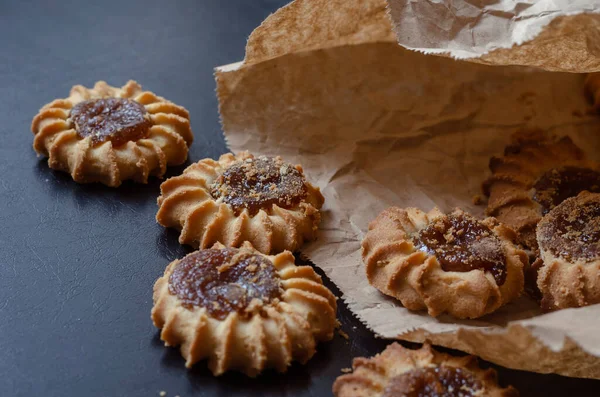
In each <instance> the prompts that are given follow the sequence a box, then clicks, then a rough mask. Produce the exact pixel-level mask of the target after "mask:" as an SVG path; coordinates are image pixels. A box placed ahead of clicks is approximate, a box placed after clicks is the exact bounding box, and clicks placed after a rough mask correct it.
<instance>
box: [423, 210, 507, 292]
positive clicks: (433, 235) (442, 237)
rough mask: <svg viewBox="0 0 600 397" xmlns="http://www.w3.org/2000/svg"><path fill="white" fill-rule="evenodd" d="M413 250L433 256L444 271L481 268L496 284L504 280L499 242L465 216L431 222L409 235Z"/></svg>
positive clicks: (489, 231)
mask: <svg viewBox="0 0 600 397" xmlns="http://www.w3.org/2000/svg"><path fill="white" fill-rule="evenodd" d="M413 243H414V245H415V247H417V248H418V249H420V250H421V251H424V252H427V253H428V254H430V255H435V257H436V258H437V260H438V262H439V263H440V265H441V266H442V269H443V270H444V271H447V272H468V271H471V270H475V269H483V270H484V271H486V272H490V273H491V274H492V276H494V279H495V280H496V284H498V285H502V284H504V282H505V281H506V263H505V256H504V252H503V251H502V245H501V243H500V239H499V238H498V237H497V236H495V235H494V233H493V232H492V231H491V230H490V228H489V227H487V226H486V225H484V224H483V223H481V222H480V221H478V220H477V219H475V218H473V217H471V216H467V215H455V214H450V215H448V216H446V217H443V218H439V219H436V220H434V221H433V222H431V223H430V224H429V225H428V226H427V227H426V228H425V229H423V230H421V231H420V232H419V233H418V234H417V235H415V236H413Z"/></svg>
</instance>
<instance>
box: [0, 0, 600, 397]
mask: <svg viewBox="0 0 600 397" xmlns="http://www.w3.org/2000/svg"><path fill="white" fill-rule="evenodd" d="M284 3H285V2H284V1H276V0H271V1H268V0H262V1H257V0H253V1H249V0H236V1H233V0H230V1H218V0H203V1H197V0H185V1H184V0H177V1H157V0H146V1H128V0H107V1H102V2H91V1H90V2H88V1H81V0H79V1H75V0H62V1H58V0H48V1H38V2H32V1H24V0H21V1H16V0H14V1H10V0H5V1H1V2H0V49H1V57H2V60H1V62H0V87H1V88H2V90H1V91H0V138H1V139H2V141H1V143H0V173H1V174H0V175H1V176H0V225H1V226H0V375H1V376H0V396H28V397H31V396H45V397H50V396H158V395H159V392H160V391H166V392H167V396H175V395H179V396H181V397H186V396H327V395H330V394H331V392H330V390H331V384H332V382H333V380H334V379H335V378H336V377H337V376H338V375H339V374H340V369H341V368H344V367H349V366H350V363H351V359H352V357H355V356H361V355H373V354H375V353H377V352H378V351H380V350H382V349H383V348H384V347H385V346H386V345H387V343H389V342H387V341H383V340H378V339H376V338H375V337H374V336H373V335H372V334H371V333H370V332H369V331H368V330H367V329H366V328H365V327H364V326H362V325H361V323H360V322H358V321H357V320H356V319H355V318H353V317H352V315H351V314H350V313H349V312H348V310H347V308H346V307H345V306H344V305H343V303H341V301H340V308H339V311H338V317H339V319H340V321H341V323H342V329H343V330H344V331H345V332H346V333H347V334H349V336H350V339H349V340H346V339H344V338H342V337H341V336H339V335H336V337H335V338H334V340H333V341H332V342H330V343H326V344H322V345H321V346H320V347H319V350H318V353H317V354H316V355H315V357H314V358H313V359H312V360H311V361H310V362H309V363H308V364H307V365H305V366H300V365H293V366H292V367H291V368H290V370H289V371H288V373H287V374H283V375H281V374H275V373H273V372H267V373H265V374H264V375H262V376H260V377H258V378H256V379H248V378H246V377H244V376H243V375H240V374H227V375H225V376H222V377H220V378H214V377H213V376H212V375H211V374H210V372H209V371H208V370H207V369H206V366H205V365H204V363H200V364H198V365H196V366H195V367H194V368H193V369H192V370H186V369H185V367H184V362H183V359H182V358H181V357H180V355H179V352H178V351H177V350H176V349H172V348H165V347H163V345H162V343H161V341H160V339H159V337H158V332H157V330H156V329H155V328H154V326H153V325H152V322H151V321H150V309H151V307H152V285H153V283H154V281H155V279H156V278H157V277H158V276H160V275H161V274H162V272H163V270H164V268H165V266H166V265H167V264H168V263H169V262H170V261H172V260H173V259H175V258H179V257H181V256H183V255H184V254H185V253H186V252H189V250H188V249H187V248H185V247H182V246H180V245H179V244H178V242H177V233H176V232H174V231H169V230H164V229H163V228H161V227H160V226H159V225H157V224H156V223H155V221H154V215H155V213H156V209H157V207H156V197H157V195H158V192H159V185H160V181H159V180H156V179H153V180H152V181H151V182H150V183H149V184H148V185H134V184H132V183H125V184H124V185H123V186H122V187H120V188H118V189H110V188H106V187H104V186H100V185H78V184H76V183H74V182H73V181H72V180H71V178H70V177H69V176H68V175H66V174H63V173H57V172H54V171H52V170H50V169H49V168H48V166H47V165H46V161H45V160H44V159H42V158H39V159H38V158H36V155H35V153H34V152H33V150H32V148H31V143H32V134H31V132H30V131H29V125H30V122H31V118H32V117H33V116H34V115H35V113H36V112H37V110H38V109H39V108H40V107H41V106H42V105H43V104H45V103H47V102H49V101H51V100H52V99H54V98H59V97H66V96H67V95H68V91H69V89H70V87H71V86H72V85H74V84H84V85H87V86H91V85H93V83H94V82H95V81H96V80H106V81H107V82H109V84H113V85H122V84H124V83H125V82H126V81H127V80H128V79H131V78H133V79H135V80H137V81H138V82H140V83H141V84H143V85H144V86H145V87H146V88H148V89H150V90H152V91H154V92H156V93H158V94H159V95H162V96H164V97H166V98H168V99H171V100H172V101H174V102H176V103H178V104H181V105H184V106H185V107H187V108H188V109H189V111H190V113H191V117H192V127H193V130H194V132H195V136H196V139H195V142H194V144H193V145H192V148H191V151H190V159H189V161H192V162H193V161H197V160H199V159H201V158H204V157H216V156H218V155H219V154H221V153H223V152H225V151H226V147H225V144H224V141H223V138H222V135H221V132H220V126H219V121H218V113H217V102H216V99H215V95H214V88H215V83H214V80H213V67H214V66H217V65H222V64H227V63H231V62H235V61H238V60H241V59H242V58H243V56H244V45H245V43H246V37H247V36H248V34H249V33H250V32H251V31H252V29H253V28H254V27H256V26H258V25H259V24H260V22H261V21H262V20H263V19H264V18H265V17H266V16H267V15H269V13H271V12H273V11H274V10H275V9H277V8H278V7H279V6H281V5H283V4H284ZM188 164H189V162H188ZM183 168H184V167H178V168H175V169H170V170H169V172H168V176H170V175H177V174H179V173H180V172H181V171H182V170H183ZM328 285H329V286H330V287H331V288H332V289H333V290H334V292H335V293H336V294H338V295H339V291H337V289H335V287H334V286H332V285H331V284H330V283H329V284H328ZM484 365H489V364H484ZM498 370H499V374H500V379H501V382H502V383H503V384H509V383H510V384H513V385H514V386H516V387H517V388H519V389H520V390H521V391H522V395H524V396H538V395H539V396H567V395H568V396H598V395H600V392H599V391H598V389H600V382H598V381H591V380H581V379H568V378H563V377H560V376H554V375H538V374H530V373H525V372H519V371H512V370H506V369H502V368H499V369H498Z"/></svg>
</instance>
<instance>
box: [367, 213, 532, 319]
mask: <svg viewBox="0 0 600 397" xmlns="http://www.w3.org/2000/svg"><path fill="white" fill-rule="evenodd" d="M514 238H515V235H514V232H513V231H512V230H510V229H509V228H507V227H504V226H503V225H501V224H499V223H498V221H497V220H495V219H494V218H486V219H484V220H482V221H480V220H477V219H475V218H474V217H472V216H470V215H469V214H467V213H465V212H463V211H461V210H459V209H457V210H455V211H454V212H452V213H450V214H448V215H446V214H444V213H442V212H440V211H439V210H438V209H437V208H434V209H433V210H431V211H430V212H428V213H425V212H423V211H421V210H419V209H417V208H407V209H402V208H397V207H391V208H388V209H387V210H385V211H383V212H382V213H381V214H379V216H378V217H377V218H376V219H375V220H374V221H373V222H371V224H370V225H369V231H368V233H367V235H366V236H365V239H364V240H363V244H362V247H363V261H364V263H365V266H366V272H367V278H368V279H369V283H370V284H371V285H373V286H374V287H375V288H377V289H378V290H380V291H381V292H383V293H384V294H386V295H389V296H393V297H394V298H396V299H399V300H400V302H402V304H403V305H404V306H405V307H406V308H407V309H410V310H423V309H426V310H427V311H428V312H429V315H431V316H438V315H440V314H442V313H449V314H451V315H453V316H455V317H458V318H477V317H481V316H483V315H485V314H488V313H491V312H493V311H495V310H496V309H498V308H499V307H501V306H502V305H504V304H506V303H507V302H509V301H511V300H513V299H515V298H517V297H518V296H519V295H520V294H521V292H522V291H523V266H524V264H525V263H526V261H527V255H526V254H525V252H524V251H523V250H521V249H518V248H517V247H516V246H515V245H514V243H513V239H514Z"/></svg>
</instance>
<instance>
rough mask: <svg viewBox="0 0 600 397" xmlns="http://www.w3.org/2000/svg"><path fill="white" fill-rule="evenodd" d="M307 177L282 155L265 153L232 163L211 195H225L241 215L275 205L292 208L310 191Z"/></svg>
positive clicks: (219, 196)
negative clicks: (268, 155)
mask: <svg viewBox="0 0 600 397" xmlns="http://www.w3.org/2000/svg"><path fill="white" fill-rule="evenodd" d="M304 182H305V181H304V177H303V176H302V174H301V173H300V171H298V170H297V169H296V168H295V167H294V166H292V165H291V164H288V163H285V162H284V161H283V160H281V159H280V158H278V157H277V158H272V157H266V156H261V157H259V158H255V159H246V160H242V161H238V162H236V163H234V164H232V165H231V166H230V167H229V168H227V169H226V170H225V172H223V174H222V175H220V176H219V178H218V179H217V180H216V181H215V183H214V184H213V185H212V188H211V194H212V196H213V197H214V198H215V199H218V198H221V197H222V198H223V201H224V202H225V203H227V204H229V205H230V206H231V207H232V208H233V210H234V211H235V212H236V214H237V215H239V214H240V213H241V212H242V211H243V210H244V209H247V210H248V212H249V213H250V214H251V215H255V214H256V213H258V211H259V210H261V209H264V210H269V209H271V207H272V206H273V204H275V205H277V206H279V207H281V208H292V207H293V206H295V205H297V204H298V203H300V202H301V201H302V200H303V199H304V198H305V197H306V196H307V194H308V191H307V189H306V185H305V184H304Z"/></svg>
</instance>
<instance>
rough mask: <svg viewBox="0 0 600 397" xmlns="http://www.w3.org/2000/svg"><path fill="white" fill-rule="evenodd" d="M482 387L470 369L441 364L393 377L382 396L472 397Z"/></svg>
mask: <svg viewBox="0 0 600 397" xmlns="http://www.w3.org/2000/svg"><path fill="white" fill-rule="evenodd" d="M482 388H483V385H482V384H481V382H480V381H479V380H478V379H477V378H476V377H475V376H474V375H473V374H472V373H471V372H470V371H469V370H466V369H463V368H455V367H450V366H445V365H440V366H437V367H427V368H416V369H413V370H411V371H408V372H405V373H403V374H400V375H398V376H395V377H393V378H392V379H390V381H389V382H388V384H387V386H386V388H385V390H384V391H383V395H382V397H471V396H473V395H474V394H476V393H477V392H478V391H479V390H481V389H482Z"/></svg>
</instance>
